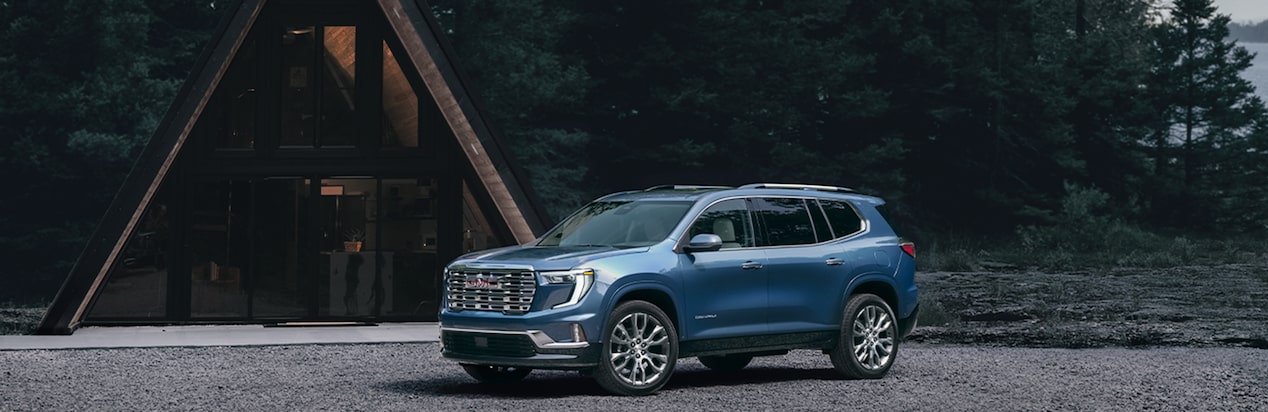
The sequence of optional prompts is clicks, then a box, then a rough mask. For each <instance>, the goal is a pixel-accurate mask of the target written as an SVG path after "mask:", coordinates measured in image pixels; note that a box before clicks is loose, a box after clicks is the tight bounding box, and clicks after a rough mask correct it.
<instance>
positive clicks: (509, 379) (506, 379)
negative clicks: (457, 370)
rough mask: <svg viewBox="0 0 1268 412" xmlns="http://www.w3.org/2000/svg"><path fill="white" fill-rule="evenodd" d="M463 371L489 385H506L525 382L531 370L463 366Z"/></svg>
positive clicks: (512, 367)
mask: <svg viewBox="0 0 1268 412" xmlns="http://www.w3.org/2000/svg"><path fill="white" fill-rule="evenodd" d="M462 369H463V370H465V371H467V374H468V375H471V377H472V378H475V379H476V380H478V381H480V383H485V384H489V385H505V384H508V383H515V382H519V381H520V380H523V379H524V377H525V376H528V374H529V372H532V371H533V370H532V369H531V368H520V367H515V366H492V365H468V364H465V363H464V364H462Z"/></svg>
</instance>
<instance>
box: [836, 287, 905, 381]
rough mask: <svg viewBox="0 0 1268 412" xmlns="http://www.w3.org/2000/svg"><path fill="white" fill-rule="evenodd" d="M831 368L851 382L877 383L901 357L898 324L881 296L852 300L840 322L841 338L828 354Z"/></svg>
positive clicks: (851, 298)
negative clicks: (872, 380)
mask: <svg viewBox="0 0 1268 412" xmlns="http://www.w3.org/2000/svg"><path fill="white" fill-rule="evenodd" d="M828 355H829V357H831V358H832V366H834V367H836V370H837V372H839V373H841V375H843V376H845V377H846V378H849V379H878V378H881V377H883V376H885V374H886V373H887V372H889V367H890V366H893V365H894V358H895V357H897V356H898V322H897V320H896V319H894V311H893V310H892V309H890V308H889V304H888V303H885V300H884V299H881V298H880V297H879V296H876V295H872V294H868V293H861V294H857V295H854V296H851V297H850V300H849V301H848V302H847V303H846V304H845V316H844V318H843V319H842V320H841V336H840V337H839V338H838V339H837V344H836V346H834V347H833V348H832V350H830V351H829V352H828Z"/></svg>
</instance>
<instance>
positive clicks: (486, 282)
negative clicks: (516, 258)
mask: <svg viewBox="0 0 1268 412" xmlns="http://www.w3.org/2000/svg"><path fill="white" fill-rule="evenodd" d="M467 287H468V288H471V289H501V288H502V287H501V286H500V285H498V278H495V277H482V276H476V277H473V278H467Z"/></svg>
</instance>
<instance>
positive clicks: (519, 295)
mask: <svg viewBox="0 0 1268 412" xmlns="http://www.w3.org/2000/svg"><path fill="white" fill-rule="evenodd" d="M535 292H537V276H536V275H535V274H534V273H533V271H531V270H523V269H474V268H466V269H462V270H457V271H453V272H449V280H448V282H446V284H445V295H446V296H447V297H448V299H449V309H452V310H484V311H490V312H502V313H505V314H508V315H518V314H523V313H526V312H528V311H529V309H531V308H532V306H533V294H534V293H535Z"/></svg>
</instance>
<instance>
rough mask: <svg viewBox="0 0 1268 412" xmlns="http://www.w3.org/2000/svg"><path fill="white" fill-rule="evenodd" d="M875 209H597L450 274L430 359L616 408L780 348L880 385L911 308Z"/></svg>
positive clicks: (796, 188)
mask: <svg viewBox="0 0 1268 412" xmlns="http://www.w3.org/2000/svg"><path fill="white" fill-rule="evenodd" d="M884 203H885V202H884V201H882V200H881V199H879V198H876V197H872V196H866V195H862V194H858V193H855V192H854V191H852V190H850V189H846V188H841V187H831V186H817V185H799V184H774V183H758V184H750V185H745V186H741V187H738V188H731V187H717V186H657V187H653V188H649V189H646V190H641V191H631V192H622V193H615V194H611V195H607V196H604V197H601V198H599V199H597V200H595V201H594V202H592V203H590V204H588V205H586V206H585V207H582V208H581V209H580V210H578V211H577V212H575V213H573V214H572V215H571V216H569V217H568V218H567V219H565V220H564V221H563V222H561V223H559V225H557V226H555V227H554V228H553V229H551V230H550V231H549V232H547V233H546V234H545V235H544V236H542V237H541V238H539V239H537V240H535V241H533V242H530V243H528V244H525V245H522V246H512V247H505V248H500V249H493V250H487V251H481V252H475V253H470V254H467V255H465V256H461V257H459V258H458V259H457V260H455V261H454V262H452V263H450V264H449V265H448V266H447V267H446V268H445V274H444V276H445V280H444V281H445V296H444V302H443V307H442V309H441V313H440V327H441V341H442V345H443V349H442V354H443V356H444V357H446V358H448V359H451V360H454V361H457V362H458V363H459V364H460V365H461V366H462V367H463V368H464V369H465V370H466V372H467V373H468V374H470V375H471V376H472V377H474V378H475V379H477V380H479V381H481V382H485V383H493V384H504V383H510V382H516V381H518V380H520V379H522V378H524V377H525V376H526V375H528V374H529V372H531V371H532V370H533V369H535V368H538V369H565V370H578V371H581V372H582V373H585V374H589V375H591V376H593V377H594V379H595V380H596V381H598V383H599V385H600V386H602V387H603V388H604V389H606V390H608V391H610V392H613V393H617V394H622V395H645V394H649V393H652V392H654V391H656V390H657V389H659V388H660V387H661V386H663V385H664V384H665V382H666V381H668V380H669V377H670V375H672V374H673V371H674V366H675V364H676V363H677V361H678V360H679V359H682V358H688V357H697V358H699V360H700V362H701V363H702V364H704V365H705V366H706V367H709V368H712V369H715V370H728V371H729V370H738V369H741V368H743V367H744V366H746V365H748V363H749V361H751V360H752V359H753V357H754V356H767V355H782V354H786V353H788V351H789V350H792V349H817V350H822V351H823V352H824V353H826V354H828V355H829V357H830V358H831V360H832V364H833V366H834V367H835V368H836V370H837V371H838V372H839V373H840V374H841V375H843V376H844V377H846V378H853V379H860V378H863V379H875V378H880V377H882V376H884V375H885V374H886V372H888V371H889V368H890V366H892V365H893V364H894V358H895V357H896V356H897V355H898V344H899V341H900V340H901V339H902V338H903V337H905V336H906V335H907V333H908V332H910V331H911V329H912V328H913V327H915V323H916V322H915V320H916V313H917V310H918V302H917V289H916V284H915V282H914V279H913V278H914V271H915V257H914V256H915V247H914V245H913V244H912V243H910V242H906V241H905V240H903V239H902V238H900V237H899V236H898V235H897V234H896V233H895V232H894V229H893V228H892V227H891V226H890V225H889V222H888V221H887V219H886V217H885V211H884Z"/></svg>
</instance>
